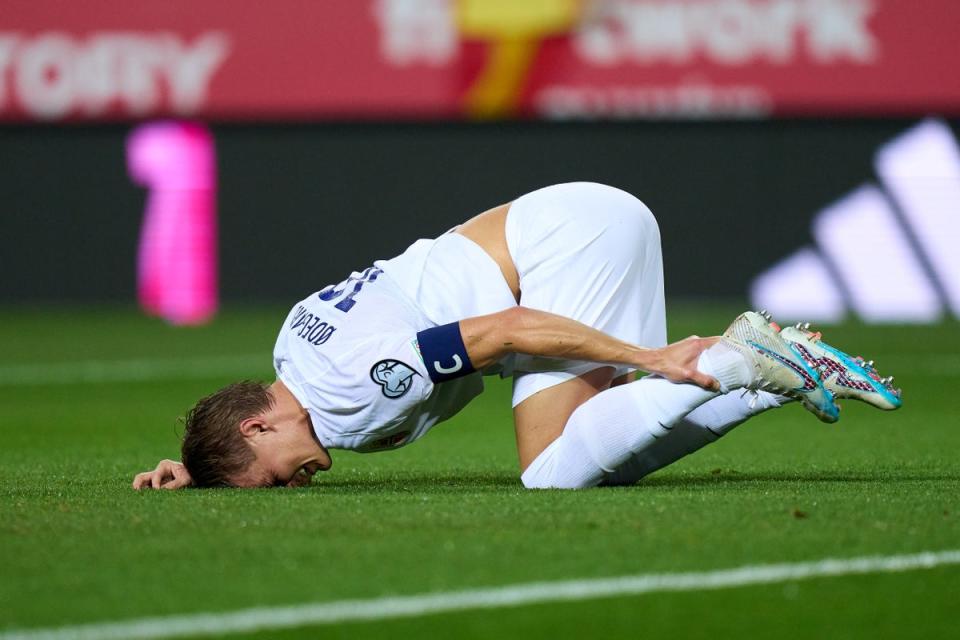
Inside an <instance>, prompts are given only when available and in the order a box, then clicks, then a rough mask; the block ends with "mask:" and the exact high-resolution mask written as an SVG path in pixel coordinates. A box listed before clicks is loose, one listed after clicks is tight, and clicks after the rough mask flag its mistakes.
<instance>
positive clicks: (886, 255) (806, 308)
mask: <svg viewBox="0 0 960 640" xmlns="http://www.w3.org/2000/svg"><path fill="white" fill-rule="evenodd" d="M874 167H875V170H876V173H877V177H878V178H879V181H878V183H877V184H865V185H863V186H861V187H859V188H857V189H856V190H854V191H853V192H851V193H850V194H848V195H847V196H845V197H844V198H842V199H840V200H839V201H837V202H834V203H833V204H831V205H829V206H828V207H826V208H825V209H823V210H822V211H820V212H819V213H818V214H817V215H816V217H815V218H814V220H813V237H814V240H815V242H816V245H815V246H806V247H803V248H801V249H799V250H798V251H796V252H795V253H793V254H792V255H790V256H787V257H786V258H784V259H783V260H781V261H780V262H778V263H777V264H775V265H773V266H772V267H770V268H769V269H768V270H766V271H765V272H763V273H762V274H760V275H759V276H758V277H757V278H756V279H755V280H754V281H753V283H752V284H751V288H750V298H751V303H752V305H753V306H754V307H755V308H758V309H767V310H769V311H770V313H772V314H773V315H774V316H776V317H778V318H784V319H787V320H788V319H791V318H792V319H801V318H802V319H807V320H817V321H821V322H833V321H838V320H840V319H842V318H843V317H844V316H846V315H847V313H848V312H849V311H853V312H855V313H856V314H857V315H858V316H859V317H860V318H862V319H863V320H864V321H866V322H904V323H906V322H910V323H925V322H935V321H937V320H939V319H941V318H942V317H943V316H944V314H945V313H946V312H947V311H949V312H951V313H952V314H953V315H954V316H956V317H960V146H958V144H957V140H956V139H955V138H954V135H953V132H952V131H951V130H950V127H949V126H948V125H947V124H946V123H944V122H942V121H939V120H926V121H924V122H922V123H920V124H919V125H917V126H915V127H913V128H912V129H910V130H908V131H907V132H906V133H903V134H902V135H900V136H899V137H897V138H895V139H893V140H892V141H890V142H888V143H887V144H885V145H884V146H882V147H881V148H880V149H879V151H877V154H876V157H875V159H874Z"/></svg>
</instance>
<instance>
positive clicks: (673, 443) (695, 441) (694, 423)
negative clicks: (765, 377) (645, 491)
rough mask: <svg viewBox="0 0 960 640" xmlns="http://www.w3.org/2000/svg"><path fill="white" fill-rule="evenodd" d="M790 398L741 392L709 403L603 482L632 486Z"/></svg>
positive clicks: (695, 410) (763, 392)
mask: <svg viewBox="0 0 960 640" xmlns="http://www.w3.org/2000/svg"><path fill="white" fill-rule="evenodd" d="M787 402H791V399H790V398H787V397H786V396H781V395H777V394H773V393H767V392H766V391H758V392H756V394H754V392H750V393H747V394H744V393H743V392H742V391H733V392H731V393H728V394H725V395H722V396H719V397H717V398H714V399H713V400H710V401H709V402H706V403H704V404H702V405H700V406H699V407H697V408H696V409H694V410H693V411H691V412H690V413H688V414H687V415H686V417H684V418H683V420H681V421H680V422H678V423H677V424H676V425H675V426H674V427H673V429H671V430H670V434H669V435H668V436H667V437H665V438H661V439H659V440H657V441H656V442H654V443H653V444H652V445H650V446H649V447H647V448H645V449H643V450H642V451H640V452H638V453H637V454H635V455H634V456H632V457H631V458H630V459H629V460H627V461H626V462H624V463H623V464H622V465H620V467H618V468H617V469H616V470H615V471H614V472H613V473H609V474H607V475H606V477H605V478H604V480H603V484H605V485H625V484H633V483H635V482H637V481H638V480H640V479H641V478H643V477H644V476H647V475H649V474H651V473H653V472H654V471H656V470H658V469H662V468H663V467H665V466H667V465H669V464H672V463H674V462H676V461H677V460H679V459H680V458H682V457H684V456H686V455H689V454H691V453H693V452H694V451H697V450H699V449H701V448H703V447H704V446H706V445H708V444H710V443H711V442H716V441H717V439H719V438H720V437H721V436H723V435H725V434H726V433H729V432H730V431H731V430H732V429H733V428H734V427H736V426H737V425H740V424H743V422H744V421H746V420H747V419H749V418H751V417H753V416H755V415H757V414H760V413H763V412H764V411H767V410H768V409H775V408H777V407H780V406H782V405H784V404H786V403H787Z"/></svg>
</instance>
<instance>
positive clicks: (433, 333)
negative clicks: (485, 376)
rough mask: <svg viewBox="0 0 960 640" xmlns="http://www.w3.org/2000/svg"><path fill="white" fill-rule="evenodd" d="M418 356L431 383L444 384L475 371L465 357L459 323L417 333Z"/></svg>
mask: <svg viewBox="0 0 960 640" xmlns="http://www.w3.org/2000/svg"><path fill="white" fill-rule="evenodd" d="M417 343H418V344H419V345H420V355H421V356H422V357H423V363H424V364H425V365H426V367H427V373H428V374H429V376H430V379H431V380H432V381H433V382H446V381H447V380H453V379H455V378H462V377H463V376H467V375H470V374H471V373H473V372H474V371H476V369H474V368H473V363H472V362H470V357H469V356H467V348H466V346H464V344H463V336H461V335H460V323H458V322H451V323H450V324H445V325H442V326H439V327H433V328H432V329H424V330H423V331H420V332H418V333H417Z"/></svg>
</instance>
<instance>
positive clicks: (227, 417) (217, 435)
mask: <svg viewBox="0 0 960 640" xmlns="http://www.w3.org/2000/svg"><path fill="white" fill-rule="evenodd" d="M271 406H273V396H271V395H270V392H269V391H268V390H267V385H265V384H263V383H261V382H253V381H251V380H243V381H241V382H235V383H233V384H231V385H227V386H226V387H224V388H223V389H220V390H219V391H217V392H216V393H213V394H211V395H209V396H207V397H206V398H201V399H200V400H198V401H197V404H196V406H194V407H193V409H190V411H188V412H187V415H186V421H185V422H186V425H185V429H184V433H183V446H182V447H181V461H182V462H183V465H184V466H185V467H186V468H187V471H189V472H190V476H191V477H192V478H193V484H194V486H196V487H231V486H234V483H233V480H232V478H234V477H236V476H237V475H238V474H240V473H242V472H243V471H244V470H246V469H247V467H249V466H250V463H251V462H253V460H254V458H255V457H256V456H255V455H254V453H253V450H252V449H251V448H250V445H248V444H247V443H246V440H245V439H244V437H243V435H242V434H241V433H240V429H239V425H240V423H241V422H243V421H244V420H246V419H247V418H250V417H252V416H256V415H259V414H261V413H263V412H265V411H267V410H269V409H270V407H271Z"/></svg>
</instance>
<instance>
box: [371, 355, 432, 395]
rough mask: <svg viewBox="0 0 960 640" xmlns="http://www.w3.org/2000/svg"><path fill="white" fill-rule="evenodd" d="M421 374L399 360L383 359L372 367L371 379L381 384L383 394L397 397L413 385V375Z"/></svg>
mask: <svg viewBox="0 0 960 640" xmlns="http://www.w3.org/2000/svg"><path fill="white" fill-rule="evenodd" d="M418 375H420V374H419V373H417V372H416V371H414V370H413V368H412V367H410V366H409V365H407V364H404V363H403V362H400V361H399V360H381V361H380V362H378V363H377V364H375V365H373V367H372V368H371V369H370V379H371V380H373V381H374V382H376V383H377V384H378V385H380V390H381V391H383V395H385V396H386V397H388V398H392V399H396V398H400V397H402V396H403V395H404V394H406V393H407V391H409V390H410V387H411V386H413V377H414V376H418Z"/></svg>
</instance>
